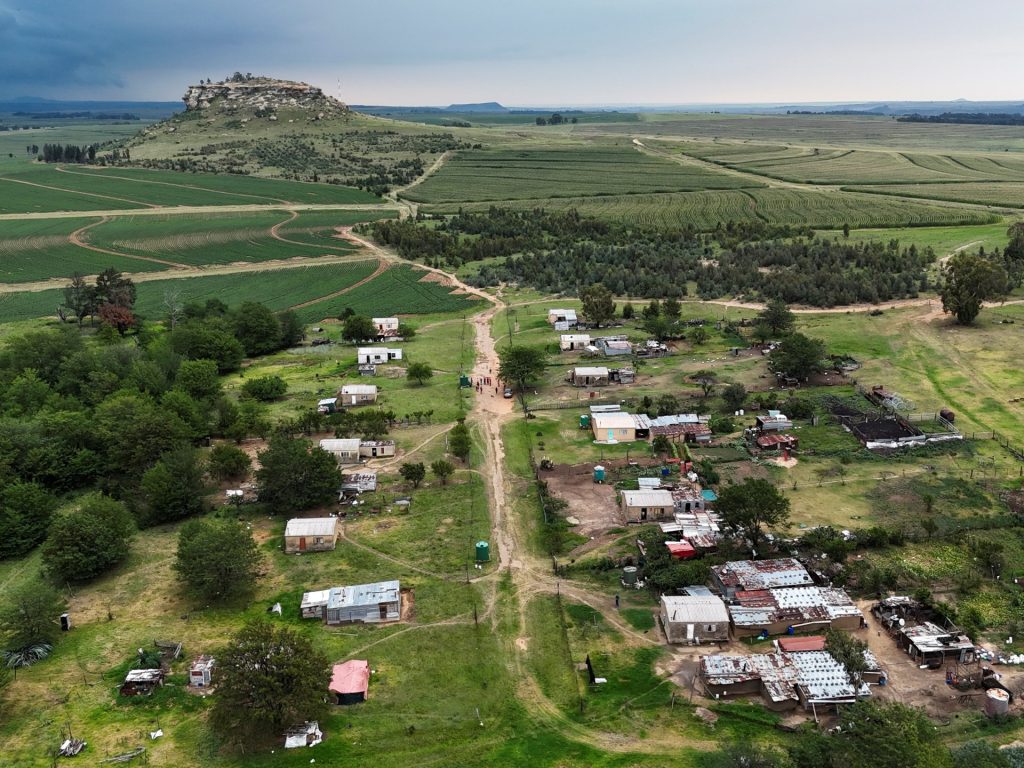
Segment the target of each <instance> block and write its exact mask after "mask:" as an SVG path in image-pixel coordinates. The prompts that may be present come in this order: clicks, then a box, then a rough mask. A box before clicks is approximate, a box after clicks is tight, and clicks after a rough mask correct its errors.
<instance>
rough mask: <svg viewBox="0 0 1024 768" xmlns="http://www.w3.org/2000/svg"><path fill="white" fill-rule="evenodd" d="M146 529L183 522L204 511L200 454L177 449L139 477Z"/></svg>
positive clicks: (194, 451) (193, 450) (191, 450)
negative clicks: (147, 527)
mask: <svg viewBox="0 0 1024 768" xmlns="http://www.w3.org/2000/svg"><path fill="white" fill-rule="evenodd" d="M141 488H142V498H143V510H144V513H143V516H142V520H143V522H144V523H145V524H146V525H158V524H160V523H170V522H173V521H175V520H182V519H184V518H186V517H191V516H192V515H198V514H199V513H200V512H202V511H203V468H202V465H201V464H200V461H199V451H197V450H196V449H195V448H192V447H191V446H188V447H183V448H178V449H176V450H174V451H171V452H169V453H165V454H164V455H163V456H161V457H160V461H158V462H157V463H156V464H154V465H153V466H152V467H151V468H150V469H148V470H147V471H146V474H144V475H143V476H142V486H141Z"/></svg>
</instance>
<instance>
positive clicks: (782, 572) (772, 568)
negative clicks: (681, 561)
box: [711, 557, 814, 598]
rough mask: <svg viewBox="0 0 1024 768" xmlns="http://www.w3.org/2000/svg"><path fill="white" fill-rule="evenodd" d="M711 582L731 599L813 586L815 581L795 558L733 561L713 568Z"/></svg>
mask: <svg viewBox="0 0 1024 768" xmlns="http://www.w3.org/2000/svg"><path fill="white" fill-rule="evenodd" d="M711 581H712V583H713V584H714V586H716V587H717V588H718V590H719V591H720V592H721V593H722V594H723V595H725V596H726V597H728V598H731V597H735V595H736V593H737V592H750V591H754V590H758V589H776V588H777V587H811V586H814V580H813V579H812V578H811V574H809V573H808V572H807V569H806V568H804V567H803V566H802V565H800V563H798V562H797V561H796V560H794V559H793V558H791V557H783V558H780V559H778V560H733V561H731V562H728V563H724V564H722V565H715V566H712V568H711Z"/></svg>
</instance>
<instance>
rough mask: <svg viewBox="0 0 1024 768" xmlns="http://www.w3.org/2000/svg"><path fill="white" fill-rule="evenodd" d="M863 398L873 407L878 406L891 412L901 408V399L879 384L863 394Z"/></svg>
mask: <svg viewBox="0 0 1024 768" xmlns="http://www.w3.org/2000/svg"><path fill="white" fill-rule="evenodd" d="M864 396H865V397H866V398H867V399H868V400H869V401H871V402H872V403H874V404H875V405H880V406H882V407H883V408H888V409H890V410H893V411H895V410H898V409H899V408H901V407H902V406H903V398H902V397H900V396H899V395H898V394H897V393H896V392H893V391H892V390H888V389H886V388H885V387H884V386H882V385H881V384H879V385H876V386H874V387H872V388H871V391H870V392H865V393H864Z"/></svg>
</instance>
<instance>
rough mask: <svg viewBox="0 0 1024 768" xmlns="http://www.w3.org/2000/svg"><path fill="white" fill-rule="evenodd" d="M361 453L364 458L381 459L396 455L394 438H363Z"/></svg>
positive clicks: (360, 446)
mask: <svg viewBox="0 0 1024 768" xmlns="http://www.w3.org/2000/svg"><path fill="white" fill-rule="evenodd" d="M359 455H360V456H361V457H362V458H364V459H379V458H380V457H381V456H394V455H395V441H394V440H363V441H362V442H360V443H359Z"/></svg>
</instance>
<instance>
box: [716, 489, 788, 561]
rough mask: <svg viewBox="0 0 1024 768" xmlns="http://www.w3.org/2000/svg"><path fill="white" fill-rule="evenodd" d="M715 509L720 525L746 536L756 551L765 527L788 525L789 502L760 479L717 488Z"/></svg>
mask: <svg viewBox="0 0 1024 768" xmlns="http://www.w3.org/2000/svg"><path fill="white" fill-rule="evenodd" d="M715 510H716V511H717V512H718V514H719V515H720V516H721V518H722V522H723V523H725V525H726V526H727V527H729V528H731V529H732V530H733V531H736V532H737V533H741V534H743V535H744V536H746V537H747V538H748V539H749V540H750V545H751V547H752V548H753V549H755V550H756V549H757V547H758V544H760V542H761V536H762V534H763V529H764V528H778V527H782V526H784V525H786V523H788V522H789V499H787V498H786V497H785V496H783V495H782V494H781V493H780V492H779V490H778V489H777V488H776V487H775V486H774V485H772V484H771V483H769V482H768V481H767V480H761V479H757V480H754V479H747V480H744V481H743V482H742V483H739V484H735V485H727V486H725V487H723V488H721V489H719V492H718V502H717V503H716V505H715Z"/></svg>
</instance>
